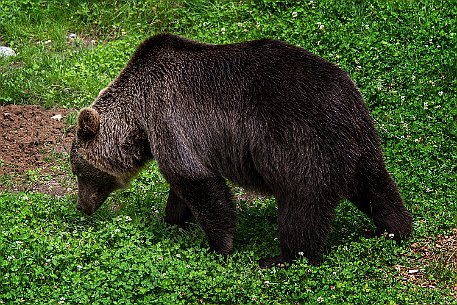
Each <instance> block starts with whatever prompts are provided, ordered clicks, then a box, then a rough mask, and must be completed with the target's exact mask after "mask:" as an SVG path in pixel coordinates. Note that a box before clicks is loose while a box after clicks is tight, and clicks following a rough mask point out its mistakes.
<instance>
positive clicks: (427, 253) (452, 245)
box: [394, 228, 457, 301]
mask: <svg viewBox="0 0 457 305" xmlns="http://www.w3.org/2000/svg"><path fill="white" fill-rule="evenodd" d="M409 258H410V261H411V265H410V267H406V266H401V265H395V266H394V268H395V269H396V270H397V272H398V273H399V277H400V279H401V280H402V281H407V282H410V283H414V284H415V285H418V286H421V287H422V288H428V289H436V286H437V284H438V283H439V282H440V280H439V277H447V275H448V274H449V273H455V272H456V271H457V228H454V229H453V230H452V232H450V233H449V234H446V235H438V236H437V237H436V238H430V239H429V240H422V241H419V242H415V243H413V244H412V245H411V250H410V253H409ZM448 285H449V286H448V287H449V288H450V290H451V292H450V294H451V295H452V296H453V297H454V299H455V300H456V301H457V279H454V280H451V282H450V283H448Z"/></svg>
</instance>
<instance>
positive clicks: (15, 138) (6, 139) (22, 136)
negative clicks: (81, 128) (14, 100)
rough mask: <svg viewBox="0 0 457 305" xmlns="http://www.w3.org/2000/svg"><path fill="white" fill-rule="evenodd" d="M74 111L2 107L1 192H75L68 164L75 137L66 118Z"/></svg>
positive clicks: (55, 193)
mask: <svg viewBox="0 0 457 305" xmlns="http://www.w3.org/2000/svg"><path fill="white" fill-rule="evenodd" d="M71 112H74V110H69V109H51V110H46V109H44V108H42V107H39V106H17V105H8V106H3V107H0V192H2V191H6V190H9V191H36V192H41V193H47V194H51V195H56V196H62V195H65V194H66V193H68V192H74V189H75V187H74V184H75V182H74V179H73V178H72V177H71V175H69V174H70V171H69V169H70V167H69V165H68V151H69V148H70V146H71V141H72V138H73V134H72V128H70V127H69V126H67V125H66V123H65V121H66V117H67V116H68V115H69V114H70V113H71Z"/></svg>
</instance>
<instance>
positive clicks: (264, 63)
mask: <svg viewBox="0 0 457 305" xmlns="http://www.w3.org/2000/svg"><path fill="white" fill-rule="evenodd" d="M96 122H99V124H98V125H97V124H95V123H96ZM379 146H380V145H379V140H378V137H377V135H376V131H375V128H374V126H373V122H372V119H371V117H370V115H369V112H368V110H367V109H366V107H365V105H364V103H363V99H362V97H361V95H360V93H359V91H358V90H357V88H356V86H355V85H354V83H353V82H352V81H351V79H350V78H349V77H348V75H347V74H346V73H345V72H344V71H342V70H341V69H340V68H338V67H337V66H335V65H333V64H331V63H329V62H327V61H325V60H323V59H321V58H319V57H317V56H315V55H313V54H311V53H309V52H307V51H305V50H303V49H301V48H298V47H295V46H292V45H289V44H286V43H283V42H278V41H273V40H258V41H252V42H246V43H240V44H232V45H220V46H215V45H206V44H200V43H197V42H193V41H190V40H186V39H183V38H180V37H177V36H173V35H166V34H164V35H158V36H155V37H153V38H151V39H148V40H146V41H145V42H144V43H143V44H142V45H141V46H140V47H139V48H138V50H137V51H136V52H135V54H134V55H133V57H132V59H131V60H130V61H129V63H128V64H127V66H126V67H125V68H124V70H123V71H122V72H121V73H120V75H119V76H118V77H117V78H116V79H115V80H114V81H113V82H112V83H111V84H110V85H109V86H108V87H107V88H106V89H105V90H103V91H102V92H101V93H100V95H99V96H98V97H97V99H96V100H95V102H94V103H93V104H92V105H91V106H90V108H88V109H86V110H82V111H81V114H80V117H79V119H78V136H77V138H76V139H75V141H74V145H73V149H72V157H71V159H72V166H73V169H74V171H75V173H76V174H77V175H78V192H79V193H78V207H79V208H80V209H82V210H84V211H85V212H86V213H89V214H90V213H92V212H94V211H95V210H96V209H97V208H98V207H99V206H100V205H101V203H102V202H103V200H104V199H105V198H106V196H108V194H109V192H111V191H112V190H113V189H115V188H118V187H120V186H123V185H125V184H126V183H127V182H128V181H129V180H130V179H131V178H132V177H133V176H135V175H136V174H137V173H138V171H139V170H140V169H141V168H142V166H144V164H145V163H146V162H147V161H148V160H150V159H151V158H155V159H156V160H157V162H158V164H159V167H160V170H161V172H162V174H163V175H164V177H165V178H166V180H167V181H168V182H169V183H170V194H169V198H168V203H167V207H166V220H167V221H168V222H169V223H172V224H177V225H183V224H184V223H185V222H186V221H188V220H189V218H190V217H191V216H194V217H195V218H196V220H197V221H198V222H199V223H200V224H201V226H202V227H203V229H204V231H205V232H206V234H207V236H208V239H209V243H210V246H211V248H213V249H214V250H216V251H217V252H219V253H223V254H227V253H229V252H230V251H231V249H232V247H233V234H234V230H235V212H234V208H233V206H232V203H231V194H230V191H229V189H228V187H227V186H226V184H225V179H229V180H231V181H234V182H235V183H237V184H239V185H241V186H243V187H246V188H250V189H254V190H257V191H260V192H266V193H269V194H273V195H274V196H275V197H276V200H277V203H278V223H279V230H280V241H281V255H280V256H279V257H277V258H275V259H267V260H264V261H263V262H264V264H265V265H271V264H276V263H282V262H290V261H292V260H293V259H295V258H296V257H297V256H298V253H303V254H304V255H305V256H306V257H308V259H309V260H310V261H311V262H313V263H316V262H318V261H319V257H320V254H321V251H322V246H323V243H324V240H325V238H326V236H327V235H328V232H329V230H330V222H331V219H332V217H333V215H334V211H335V207H336V206H337V204H338V203H339V201H340V199H341V198H342V197H346V198H349V199H350V200H351V201H352V202H353V203H354V204H355V205H356V206H357V207H358V208H360V209H361V210H362V211H363V212H365V213H366V214H367V215H368V216H370V217H371V218H373V220H374V223H375V224H376V226H377V228H378V231H379V232H380V233H381V232H384V231H387V232H389V233H393V234H395V236H396V237H397V238H398V239H400V238H402V237H405V236H407V235H408V234H409V233H410V231H411V215H410V214H409V213H408V212H407V211H406V209H405V208H404V206H403V201H402V199H401V197H400V194H399V192H398V189H397V187H396V185H395V182H394V181H393V180H392V179H391V177H390V175H389V174H388V172H387V170H386V167H385V164H384V161H383V157H382V153H381V151H380V147H379ZM94 185H95V186H94Z"/></svg>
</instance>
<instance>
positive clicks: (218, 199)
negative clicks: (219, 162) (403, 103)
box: [169, 176, 235, 255]
mask: <svg viewBox="0 0 457 305" xmlns="http://www.w3.org/2000/svg"><path fill="white" fill-rule="evenodd" d="M169 180H170V181H169V182H170V185H171V189H172V190H173V191H174V193H175V194H176V196H178V197H179V198H180V199H181V200H182V202H184V203H185V204H186V205H187V206H188V207H189V209H190V210H191V211H192V214H193V216H194V217H195V219H196V220H197V222H198V223H199V224H200V225H201V226H202V228H203V231H204V232H205V233H206V235H207V237H208V240H209V245H210V248H211V249H212V250H214V251H215V252H217V253H220V254H223V255H227V254H228V253H229V252H230V251H231V250H232V248H233V235H234V233H235V209H234V207H233V205H232V200H231V199H232V196H231V193H230V190H229V189H228V187H227V185H226V184H225V181H224V179H223V178H222V177H216V178H208V179H195V180H194V179H188V178H183V177H176V176H175V177H170V178H169ZM170 195H173V193H170ZM176 202H178V201H176Z"/></svg>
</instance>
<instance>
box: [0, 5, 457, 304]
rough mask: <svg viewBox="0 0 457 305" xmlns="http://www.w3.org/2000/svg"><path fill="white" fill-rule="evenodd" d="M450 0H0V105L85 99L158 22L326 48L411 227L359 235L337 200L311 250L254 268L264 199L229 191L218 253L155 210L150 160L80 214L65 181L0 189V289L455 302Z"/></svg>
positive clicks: (44, 294)
mask: <svg viewBox="0 0 457 305" xmlns="http://www.w3.org/2000/svg"><path fill="white" fill-rule="evenodd" d="M454 2H455V1H453V0H423V1H407V0H374V1H361V0H358V1H352V0H351V1H350V0H342V1H337V0H328V1H317V0H307V1H292V0H288V1H287V0H284V1H280V0H255V1H238V0H225V1H224V0H219V1H217V0H214V1H203V0H174V1H166V0H157V1H152V0H149V1H135V0H119V1H114V0H101V1H76V0H61V1H57V0H48V1H46V0H1V1H0V42H1V44H7V45H8V46H10V47H12V48H13V49H14V50H15V51H16V53H17V56H16V57H12V58H0V105H6V104H41V105H43V106H46V107H52V106H60V107H65V108H80V107H82V106H85V105H88V104H90V103H91V102H92V100H93V99H94V98H95V96H96V95H97V94H98V92H99V91H100V90H101V89H102V88H103V87H105V86H106V85H107V84H108V83H109V82H110V81H111V80H112V79H113V78H114V77H115V76H116V75H117V74H118V73H119V71H120V70H121V69H122V67H123V66H124V65H125V64H126V62H127V60H128V58H129V56H130V55H131V54H132V52H133V50H134V49H135V47H136V45H138V44H139V43H140V42H141V41H142V40H143V39H144V38H146V37H148V36H149V35H152V34H155V33H158V32H163V31H167V32H172V33H176V34H180V35H184V36H186V37H188V38H192V39H196V40H200V41H204V42H208V43H229V42H237V41H244V40H250V39H256V38H261V37H270V38H276V39H281V40H285V41H288V42H290V43H293V44H297V45H300V46H302V47H304V48H306V49H308V50H310V51H312V52H314V53H316V54H319V55H320V56H322V57H324V58H326V59H328V60H329V61H332V62H335V63H338V64H339V65H340V66H341V67H342V68H343V69H345V70H346V71H348V72H349V74H350V75H351V76H352V77H353V79H354V80H355V82H356V83H357V85H358V86H359V88H360V90H361V92H362V94H363V95H364V97H365V99H366V102H367V105H368V107H369V108H370V110H371V111H372V114H373V117H374V118H375V120H376V127H377V128H378V131H379V134H380V137H381V139H382V144H383V149H384V152H385V156H386V161H387V164H388V169H389V170H390V171H391V172H392V175H393V176H394V178H395V180H396V181H397V182H398V184H399V187H400V189H401V190H402V194H403V197H404V199H405V204H406V206H407V208H408V209H409V210H410V211H412V213H413V217H414V223H413V227H414V233H413V236H412V237H411V238H410V239H409V240H407V241H406V242H403V243H402V244H401V245H397V244H395V243H393V242H392V241H391V240H389V239H386V238H372V239H367V238H364V237H363V235H364V232H363V230H364V228H372V226H373V225H372V223H371V222H370V220H369V219H367V218H366V217H365V216H364V215H362V214H361V213H359V212H358V211H357V210H356V209H355V208H354V207H353V206H352V205H351V204H349V203H348V202H343V204H342V205H341V207H340V208H339V209H338V213H337V216H336V219H335V221H334V224H333V233H332V235H331V237H330V239H329V241H328V243H327V247H326V250H325V255H324V261H323V264H322V265H321V266H319V267H312V266H310V265H308V264H307V262H306V260H301V261H299V262H298V263H297V264H296V265H293V266H291V267H290V268H288V269H271V270H261V269H258V267H257V260H258V259H259V258H260V257H263V256H271V255H274V254H276V253H277V252H278V251H279V243H278V240H277V237H278V232H277V226H276V223H275V214H276V208H275V203H274V199H273V198H267V199H262V200H260V199H256V200H253V201H251V200H239V201H238V203H237V210H238V230H237V235H236V239H235V251H234V253H233V255H231V256H230V257H229V258H228V259H227V260H225V261H224V260H223V259H222V258H220V257H218V256H216V255H214V254H212V253H210V252H208V251H207V249H206V245H207V241H206V238H205V236H204V234H203V233H202V231H201V230H200V228H199V227H198V226H197V225H192V226H190V228H189V229H187V230H182V229H178V228H175V227H170V226H167V225H165V223H164V222H163V214H164V212H163V208H164V205H165V202H166V196H167V188H168V186H167V185H166V183H165V182H164V180H163V178H162V177H161V176H160V173H159V172H158V168H157V166H156V164H155V163H153V164H151V166H150V167H149V168H148V169H147V170H145V171H144V172H143V173H141V175H140V177H139V178H138V179H136V180H135V181H134V182H133V183H132V185H131V187H130V188H129V189H127V190H124V191H120V192H117V193H115V194H114V195H112V196H111V197H110V199H109V200H108V202H107V203H105V205H104V206H103V208H102V209H101V210H100V211H99V212H97V213H96V214H95V215H93V216H91V217H85V216H83V215H82V214H80V213H79V212H77V211H75V202H76V197H75V196H73V195H68V196H66V197H63V198H56V197H52V196H49V195H43V194H32V193H14V192H3V193H1V194H0V228H1V230H0V304H23V303H24V304H77V303H83V304H89V303H91V304H131V303H137V302H139V303H141V302H144V303H164V304H179V303H182V304H189V303H190V304H196V303H197V304H215V303H228V304H251V303H252V304H257V303H259V304H262V303H264V304H294V303H296V304H315V303H322V304H343V303H344V304H351V303H352V304H452V303H457V297H456V294H457V280H456V278H457V270H456V269H457V262H456V261H455V260H456V256H455V248H454V249H453V250H452V251H454V252H453V253H452V251H449V252H446V251H444V252H443V250H442V249H443V248H438V247H437V246H436V244H437V243H438V242H439V241H440V240H441V237H442V236H444V235H449V234H452V232H453V231H452V229H453V228H456V227H457V203H456V198H457V187H456V186H457V185H456V184H457V183H456V181H457V175H456V173H457V166H456V165H457V145H456V144H457V143H456V136H457V123H456V117H457V97H456V96H457V94H456V93H457V92H456V91H457V58H456V54H457V48H456V43H457V33H456V31H457V6H456V5H455V3H454ZM1 120H2V117H0V124H1ZM74 120H75V118H74V117H72V122H74ZM1 159H2V157H1V156H0V166H1V165H2V160H1ZM29 174H30V176H31V177H32V179H43V178H40V177H39V175H40V170H39V169H37V170H36V171H31V172H30V173H29ZM3 179H5V178H4V177H3V178H2V181H1V182H2V183H3ZM5 183H6V182H5ZM238 191H239V190H238ZM413 245H420V246H421V247H425V248H426V249H428V251H426V252H427V253H429V254H430V253H434V254H436V255H430V256H429V257H428V256H427V255H425V257H424V255H423V253H422V252H419V251H413V250H412V249H417V248H414V247H413ZM454 245H455V244H454ZM438 254H439V255H438ZM453 255H454V256H453ZM437 257H438V259H437ZM427 259H428V260H427ZM416 270H418V271H419V272H418V273H416ZM409 271H411V272H409ZM413 271H414V272H413ZM411 274H420V276H416V277H414V276H411Z"/></svg>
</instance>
